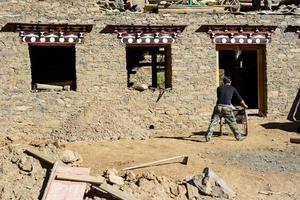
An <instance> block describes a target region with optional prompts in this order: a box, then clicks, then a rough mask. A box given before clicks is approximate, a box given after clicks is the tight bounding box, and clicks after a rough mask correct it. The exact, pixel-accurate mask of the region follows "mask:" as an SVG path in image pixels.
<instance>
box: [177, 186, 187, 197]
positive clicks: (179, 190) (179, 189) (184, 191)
mask: <svg viewBox="0 0 300 200" xmlns="http://www.w3.org/2000/svg"><path fill="white" fill-rule="evenodd" d="M178 192H179V196H183V195H185V194H186V192H187V191H186V187H185V186H184V185H178Z"/></svg>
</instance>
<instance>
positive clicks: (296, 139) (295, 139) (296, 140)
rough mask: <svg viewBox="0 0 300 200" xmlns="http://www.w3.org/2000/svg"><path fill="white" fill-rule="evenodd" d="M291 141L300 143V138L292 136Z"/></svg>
mask: <svg viewBox="0 0 300 200" xmlns="http://www.w3.org/2000/svg"><path fill="white" fill-rule="evenodd" d="M290 142H291V143H296V144H300V138H290Z"/></svg>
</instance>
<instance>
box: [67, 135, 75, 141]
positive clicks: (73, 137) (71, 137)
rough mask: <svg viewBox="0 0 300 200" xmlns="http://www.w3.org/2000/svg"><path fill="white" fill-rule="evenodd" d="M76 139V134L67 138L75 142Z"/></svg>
mask: <svg viewBox="0 0 300 200" xmlns="http://www.w3.org/2000/svg"><path fill="white" fill-rule="evenodd" d="M76 140H77V137H76V136H70V137H68V138H67V141H68V142H75V141H76Z"/></svg>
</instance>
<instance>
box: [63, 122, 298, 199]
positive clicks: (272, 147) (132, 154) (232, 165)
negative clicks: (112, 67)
mask: <svg viewBox="0 0 300 200" xmlns="http://www.w3.org/2000/svg"><path fill="white" fill-rule="evenodd" d="M249 122H250V125H249V126H250V131H249V137H248V138H247V139H246V140H244V141H242V142H237V141H235V140H234V138H233V137H232V136H231V135H229V136H222V137H214V138H213V139H212V140H211V142H210V143H205V142H203V141H204V137H203V136H202V135H201V133H202V132H203V131H204V130H205V129H203V128H200V129H201V130H197V131H200V132H193V131H190V130H180V131H174V132H173V131H172V132H171V131H170V132H162V131H159V133H156V134H154V135H153V136H152V138H151V139H148V140H118V141H113V142H111V141H105V142H97V143H93V142H76V143H67V147H68V148H70V149H73V150H75V151H77V152H79V153H80V154H81V155H82V157H83V160H84V163H83V165H84V166H88V167H90V168H92V170H93V173H95V174H97V173H99V172H101V171H103V170H104V169H107V168H116V169H117V170H118V171H121V169H122V168H124V167H128V166H133V165H135V164H139V163H143V162H148V161H153V160H158V159H162V158H166V157H172V156H176V155H183V154H186V155H188V156H189V162H188V165H182V164H179V163H176V164H175V163H174V164H168V165H160V166H153V167H148V168H141V169H136V170H134V172H135V173H140V172H154V173H155V174H157V175H162V176H167V177H170V178H172V179H174V180H183V179H184V178H185V177H187V176H191V175H194V174H196V173H199V172H200V171H202V169H203V168H204V167H207V166H209V167H211V168H212V169H214V171H215V172H217V173H218V174H219V175H220V176H221V177H223V178H224V179H225V180H226V181H227V182H228V183H229V184H230V185H231V186H232V187H233V189H234V190H235V191H236V193H237V194H238V196H237V199H245V200H248V199H300V145H299V144H290V143H289V138H290V136H299V132H300V128H299V126H298V124H293V123H289V122H274V123H268V122H267V121H263V120H262V119H256V118H253V119H250V120H249ZM201 131H202V132H201ZM265 191H269V195H266V194H259V193H260V192H262V193H265ZM204 198H208V197H204ZM208 199H209V198H208Z"/></svg>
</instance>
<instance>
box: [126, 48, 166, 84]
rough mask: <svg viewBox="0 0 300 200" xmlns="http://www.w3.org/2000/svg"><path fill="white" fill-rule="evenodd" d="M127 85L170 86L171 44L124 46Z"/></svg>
mask: <svg viewBox="0 0 300 200" xmlns="http://www.w3.org/2000/svg"><path fill="white" fill-rule="evenodd" d="M126 64H127V86H128V87H131V86H134V85H139V84H146V85H147V86H150V87H153V88H171V87H172V66H171V46H170V45H168V46H126Z"/></svg>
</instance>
